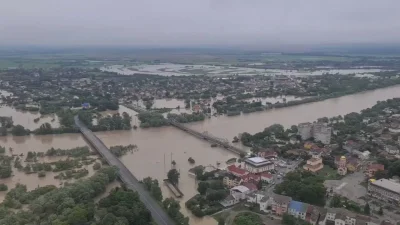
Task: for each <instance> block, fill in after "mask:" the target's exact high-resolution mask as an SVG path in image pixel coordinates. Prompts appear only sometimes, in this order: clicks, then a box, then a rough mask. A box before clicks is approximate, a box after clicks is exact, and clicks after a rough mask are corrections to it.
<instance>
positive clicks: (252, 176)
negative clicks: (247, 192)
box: [240, 173, 261, 182]
mask: <svg viewBox="0 0 400 225" xmlns="http://www.w3.org/2000/svg"><path fill="white" fill-rule="evenodd" d="M240 178H242V182H251V181H253V182H259V181H260V179H261V177H260V175H256V174H254V173H248V174H246V175H243V176H241V177H240Z"/></svg>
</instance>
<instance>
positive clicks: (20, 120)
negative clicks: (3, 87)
mask: <svg viewBox="0 0 400 225" xmlns="http://www.w3.org/2000/svg"><path fill="white" fill-rule="evenodd" d="M0 116H11V117H12V118H13V121H14V125H22V126H24V127H25V129H29V130H35V129H37V128H39V127H40V126H41V125H42V124H44V123H49V124H51V126H52V127H55V128H56V127H60V122H59V120H58V117H57V115H51V116H50V115H45V116H41V115H40V113H39V112H29V111H22V110H17V109H15V108H13V107H9V106H4V105H3V106H0ZM36 118H40V120H39V121H38V122H37V123H35V122H34V120H35V119H36Z"/></svg>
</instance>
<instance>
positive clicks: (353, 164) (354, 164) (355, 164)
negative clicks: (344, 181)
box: [346, 157, 361, 172]
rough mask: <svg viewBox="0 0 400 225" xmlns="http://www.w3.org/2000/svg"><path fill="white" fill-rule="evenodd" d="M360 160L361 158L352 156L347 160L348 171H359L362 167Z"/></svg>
mask: <svg viewBox="0 0 400 225" xmlns="http://www.w3.org/2000/svg"><path fill="white" fill-rule="evenodd" d="M360 165H361V164H360V160H359V159H357V158H355V157H350V158H349V159H348V160H347V164H346V166H347V171H349V172H355V171H358V169H359V168H360Z"/></svg>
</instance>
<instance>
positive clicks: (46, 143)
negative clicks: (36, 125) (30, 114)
mask: <svg viewBox="0 0 400 225" xmlns="http://www.w3.org/2000/svg"><path fill="white" fill-rule="evenodd" d="M0 145H1V146H4V147H6V154H7V155H11V154H14V155H20V154H23V156H21V157H20V158H21V160H22V165H23V166H25V163H24V160H25V158H26V155H27V152H28V151H31V152H34V151H35V152H46V151H47V150H48V149H50V148H51V147H54V148H62V149H66V148H74V147H80V146H88V145H87V143H86V142H85V141H84V139H83V138H82V137H81V135H80V134H68V135H58V136H57V135H38V136H33V135H32V136H19V137H17V136H6V137H0ZM89 147H90V146H89ZM10 148H12V152H11V151H10V150H9V149H10ZM90 148H91V147H90ZM92 151H93V149H92ZM60 159H62V160H65V159H66V157H43V158H38V162H54V161H58V160H60ZM82 168H86V169H87V170H88V171H89V174H88V175H87V176H85V177H89V176H91V175H93V174H94V172H95V171H94V170H93V164H91V165H84V166H83V167H82ZM58 174H59V173H58V172H56V173H53V172H46V176H45V177H41V178H39V177H38V174H37V173H33V174H25V173H24V172H23V171H18V170H17V169H15V168H13V176H12V177H10V178H7V179H1V180H0V181H1V182H2V183H5V184H7V186H8V190H10V189H11V188H13V187H15V185H16V184H17V183H21V184H25V185H26V186H27V189H28V190H33V189H35V188H37V187H39V186H46V185H55V186H57V187H60V186H61V184H62V183H63V182H64V181H62V180H58V179H55V178H54V176H56V175H58ZM85 177H84V178H85ZM66 181H67V182H74V179H71V180H66ZM5 194H6V192H0V202H1V201H3V199H4V197H5Z"/></svg>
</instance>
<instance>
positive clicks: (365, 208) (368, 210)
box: [364, 202, 371, 215]
mask: <svg viewBox="0 0 400 225" xmlns="http://www.w3.org/2000/svg"><path fill="white" fill-rule="evenodd" d="M364 214H366V215H370V214H371V209H370V207H369V204H368V202H367V203H366V204H365V206H364Z"/></svg>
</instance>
